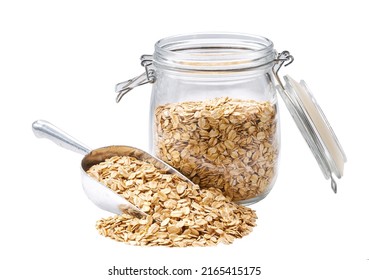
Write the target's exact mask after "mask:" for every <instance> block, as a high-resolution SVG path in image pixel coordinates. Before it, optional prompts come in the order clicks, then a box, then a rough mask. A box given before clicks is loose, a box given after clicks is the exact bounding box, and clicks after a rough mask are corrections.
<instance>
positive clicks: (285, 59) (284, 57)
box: [273, 51, 294, 90]
mask: <svg viewBox="0 0 369 280" xmlns="http://www.w3.org/2000/svg"><path fill="white" fill-rule="evenodd" d="M274 61H275V64H274V66H273V73H274V76H275V78H276V79H277V82H278V84H279V85H280V86H281V87H282V89H283V90H285V88H284V85H283V83H282V81H281V79H280V78H279V76H278V71H279V69H281V67H282V66H283V64H285V63H286V65H284V66H288V65H290V64H291V63H292V62H293V61H294V58H293V56H292V55H291V54H290V52H289V51H283V52H281V53H279V54H278V56H277V58H276V59H275V60H274Z"/></svg>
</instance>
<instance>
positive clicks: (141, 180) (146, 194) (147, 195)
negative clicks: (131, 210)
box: [87, 156, 256, 247]
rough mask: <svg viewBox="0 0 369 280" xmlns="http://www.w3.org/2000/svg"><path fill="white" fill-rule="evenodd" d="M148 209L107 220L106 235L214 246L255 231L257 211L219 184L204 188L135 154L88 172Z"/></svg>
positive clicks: (102, 227)
mask: <svg viewBox="0 0 369 280" xmlns="http://www.w3.org/2000/svg"><path fill="white" fill-rule="evenodd" d="M87 173H88V174H89V175H90V176H92V177H93V178H95V179H97V180H99V181H100V182H102V183H103V184H104V185H106V186H108V187H109V188H111V189H112V190H113V191H115V192H117V193H118V194H120V195H122V196H123V197H125V198H126V199H127V200H129V201H130V202H131V203H133V204H135V205H136V206H138V207H139V208H141V209H142V210H143V211H144V212H146V213H147V214H148V216H147V217H145V218H141V219H139V218H135V217H133V216H130V215H127V214H122V215H116V216H113V217H109V218H105V219H101V220H99V221H98V222H97V224H96V227H97V229H98V231H99V233H100V234H102V235H103V236H107V237H110V238H112V239H114V240H117V241H122V242H126V243H129V244H133V245H141V246H170V247H185V246H211V245H216V244H218V243H220V242H222V243H226V244H229V243H232V242H233V241H234V239H235V238H241V237H243V236H245V235H247V234H248V233H250V232H251V231H252V228H253V227H254V226H255V220H256V214H255V212H254V211H253V210H251V209H249V208H247V207H244V206H241V205H238V204H236V203H234V202H231V200H230V198H227V197H225V196H224V195H223V194H222V192H221V191H220V190H219V189H215V188H208V189H200V188H199V186H198V185H194V184H191V183H189V182H187V181H184V180H183V179H181V178H179V177H178V176H177V175H173V174H167V173H165V172H164V171H162V170H159V169H157V168H156V167H155V166H154V165H153V164H150V163H147V162H143V161H141V160H138V159H136V158H133V157H127V156H124V157H119V156H115V157H112V158H110V159H107V160H105V161H104V162H101V163H100V164H97V165H94V166H92V167H91V168H90V169H89V170H88V172H87Z"/></svg>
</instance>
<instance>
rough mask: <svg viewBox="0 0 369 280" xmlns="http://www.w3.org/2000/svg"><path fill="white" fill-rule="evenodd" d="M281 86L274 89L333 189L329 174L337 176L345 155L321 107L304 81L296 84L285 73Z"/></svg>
mask: <svg viewBox="0 0 369 280" xmlns="http://www.w3.org/2000/svg"><path fill="white" fill-rule="evenodd" d="M283 78H284V80H285V86H283V85H282V84H281V83H280V85H278V86H277V89H278V92H279V93H280V96H281V97H282V99H283V101H284V103H285V104H286V106H287V108H288V110H289V112H290V113H291V115H292V117H293V119H294V121H295V123H296V125H297V127H298V128H299V130H300V132H301V134H302V136H303V137H304V139H305V141H306V142H307V144H308V146H309V148H310V150H311V151H312V153H313V155H314V157H315V159H316V161H317V162H318V164H319V166H320V168H321V170H322V172H323V174H324V177H325V178H326V179H329V178H330V179H331V187H332V189H333V191H334V192H335V193H336V192H337V184H336V182H335V181H334V179H333V177H332V173H333V174H334V175H335V176H336V177H337V178H341V177H342V175H343V169H344V163H345V162H346V161H347V158H346V155H345V153H344V151H343V149H342V146H341V144H340V143H339V141H338V139H337V137H336V135H335V133H334V131H333V129H332V127H331V126H330V124H329V122H328V120H327V118H326V116H325V115H324V113H323V111H322V109H321V108H320V106H319V105H318V103H317V102H316V99H315V98H314V96H313V94H312V93H311V91H310V90H309V88H308V87H307V85H306V83H305V81H303V80H301V81H300V83H298V82H297V81H295V80H294V79H292V78H291V77H290V76H288V75H286V76H284V77H283Z"/></svg>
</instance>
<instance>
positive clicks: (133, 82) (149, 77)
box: [115, 54, 156, 103]
mask: <svg viewBox="0 0 369 280" xmlns="http://www.w3.org/2000/svg"><path fill="white" fill-rule="evenodd" d="M141 65H142V66H143V67H145V72H144V73H142V74H141V75H139V76H137V77H134V78H132V79H129V80H127V81H124V82H121V83H119V84H117V85H116V86H115V92H116V93H118V95H117V97H116V100H115V101H116V102H117V103H118V102H119V101H120V100H121V99H122V98H123V96H124V95H126V94H127V93H128V92H129V91H131V90H132V89H134V88H135V87H138V86H142V85H144V84H147V83H154V82H155V81H156V76H155V70H154V69H153V68H152V55H147V54H144V55H142V56H141Z"/></svg>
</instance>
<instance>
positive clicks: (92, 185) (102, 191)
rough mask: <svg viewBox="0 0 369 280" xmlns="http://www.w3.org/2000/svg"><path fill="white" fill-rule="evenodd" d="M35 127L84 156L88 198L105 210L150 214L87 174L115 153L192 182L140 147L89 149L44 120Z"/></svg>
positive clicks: (85, 184)
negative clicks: (144, 162) (147, 163)
mask: <svg viewBox="0 0 369 280" xmlns="http://www.w3.org/2000/svg"><path fill="white" fill-rule="evenodd" d="M32 129H33V133H34V134H35V135H36V136H37V137H39V138H47V139H49V140H51V141H53V142H54V143H56V144H58V145H59V146H61V147H63V148H65V149H68V150H71V151H73V152H77V153H80V154H82V155H84V158H83V159H82V162H81V167H82V168H81V169H82V186H83V189H84V191H85V193H86V195H87V197H88V198H89V199H90V200H91V201H92V202H93V203H95V204H96V205H97V206H98V207H100V208H101V209H103V210H106V211H109V212H112V213H115V214H122V213H127V214H130V215H133V216H136V217H139V218H141V217H143V216H147V214H146V213H144V212H142V211H141V210H140V209H139V208H137V207H136V206H134V205H133V204H131V203H130V202H129V201H128V200H126V199H125V198H124V197H122V196H121V195H119V194H117V193H115V192H114V191H112V190H111V189H110V188H108V187H107V186H105V185H103V184H102V183H100V182H98V181H97V180H95V179H94V178H92V177H91V176H89V175H88V174H87V173H86V171H87V170H88V169H89V168H90V167H91V166H93V165H95V164H98V163H100V162H102V161H104V160H105V159H107V158H110V157H113V156H132V157H135V158H137V159H139V160H142V161H146V162H149V163H152V164H153V165H154V166H155V167H157V168H159V169H160V170H164V171H166V172H167V173H171V174H176V175H177V176H179V177H180V178H181V179H183V180H185V181H187V182H189V183H191V184H193V183H192V182H191V181H190V180H189V179H188V178H187V177H185V176H184V175H183V174H181V173H180V172H178V171H177V170H175V169H174V168H173V167H171V166H170V165H168V164H166V163H164V162H163V161H161V160H160V159H157V158H156V157H154V156H152V155H150V154H149V153H146V152H144V151H142V150H140V149H137V148H134V147H129V146H108V147H103V148H99V149H95V150H90V149H89V148H87V147H86V145H84V144H82V143H81V142H79V141H78V140H76V139H74V138H73V137H71V136H70V135H68V134H67V133H65V132H64V131H62V130H60V129H59V128H57V127H55V126H54V125H52V124H51V123H49V122H47V121H44V120H38V121H35V122H34V123H33V124H32Z"/></svg>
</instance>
